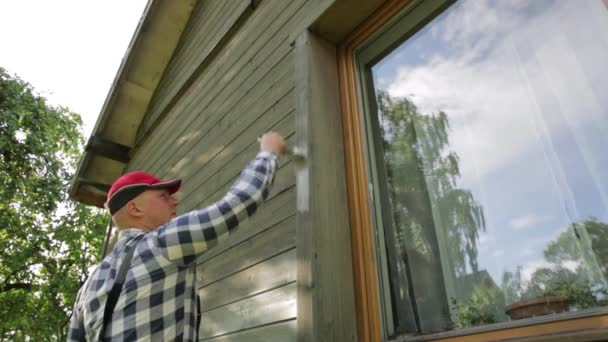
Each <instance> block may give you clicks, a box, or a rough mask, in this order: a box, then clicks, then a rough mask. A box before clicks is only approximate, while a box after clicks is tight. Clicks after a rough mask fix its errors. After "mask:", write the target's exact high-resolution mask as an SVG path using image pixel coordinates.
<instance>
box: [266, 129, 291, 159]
mask: <svg viewBox="0 0 608 342" xmlns="http://www.w3.org/2000/svg"><path fill="white" fill-rule="evenodd" d="M286 148H287V145H286V143H285V139H283V137H282V136H281V135H280V134H279V133H277V132H272V131H271V132H267V133H265V134H264V135H262V138H260V150H261V151H266V152H272V153H274V154H276V155H277V156H279V157H282V156H283V154H285V150H286Z"/></svg>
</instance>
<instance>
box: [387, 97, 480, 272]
mask: <svg viewBox="0 0 608 342" xmlns="http://www.w3.org/2000/svg"><path fill="white" fill-rule="evenodd" d="M377 103H378V112H379V116H380V118H379V120H380V122H379V126H380V129H381V131H382V132H381V134H382V137H383V151H384V159H385V164H386V172H387V181H388V183H389V192H390V200H391V206H392V207H393V208H394V209H393V216H394V217H395V219H394V221H395V222H396V224H398V225H400V236H399V242H400V243H401V244H402V245H405V244H410V245H411V246H413V249H414V250H416V252H417V253H419V254H421V255H423V256H425V257H426V258H427V259H429V260H430V259H432V249H433V247H432V243H431V242H430V241H431V240H433V239H434V238H432V237H430V236H428V234H429V233H428V232H430V231H432V230H433V227H434V226H436V225H437V227H435V228H436V229H437V231H438V234H443V235H444V237H443V238H441V239H442V240H443V241H446V246H445V248H447V250H448V251H447V252H448V255H449V256H450V260H451V265H450V270H451V271H452V272H453V277H454V278H456V277H459V276H464V275H466V274H467V272H466V269H467V264H468V266H469V267H470V269H471V270H473V271H474V272H475V271H477V270H478V264H477V244H478V238H479V232H480V231H484V230H485V225H486V223H485V218H484V214H483V208H482V206H481V204H479V203H478V202H477V201H476V200H475V198H474V197H473V194H472V193H471V192H470V191H469V190H466V189H462V188H458V187H457V179H458V178H459V177H460V167H459V165H458V163H459V158H458V155H456V153H454V152H453V151H450V146H449V139H448V138H449V128H450V127H449V120H448V116H447V115H446V113H443V112H439V113H432V114H423V113H420V111H419V110H418V108H417V107H416V105H415V104H414V103H412V102H411V101H410V100H409V99H407V98H403V97H391V96H390V95H389V94H388V93H386V92H382V91H381V92H379V93H378V95H377ZM434 214H435V215H436V217H435V218H434V216H433V215H434ZM425 232H426V233H425Z"/></svg>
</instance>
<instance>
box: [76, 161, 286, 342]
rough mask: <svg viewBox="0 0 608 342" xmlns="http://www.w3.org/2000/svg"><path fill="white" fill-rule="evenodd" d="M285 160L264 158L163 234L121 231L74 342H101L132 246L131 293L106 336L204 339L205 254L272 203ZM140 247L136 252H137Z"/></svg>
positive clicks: (79, 308) (92, 286) (81, 297)
mask: <svg viewBox="0 0 608 342" xmlns="http://www.w3.org/2000/svg"><path fill="white" fill-rule="evenodd" d="M276 169H277V157H276V155H274V154H272V153H269V152H260V153H259V154H258V155H257V157H256V159H255V160H254V161H253V162H251V163H250V164H249V165H247V167H245V169H244V170H243V171H242V172H241V175H240V176H239V178H238V179H237V180H236V181H235V183H234V184H233V185H232V187H231V188H230V190H229V191H228V193H227V194H226V195H225V196H224V197H223V198H222V199H221V200H219V201H218V202H216V203H214V204H213V205H211V206H209V207H207V208H205V209H201V210H195V211H192V212H189V213H186V214H184V215H181V216H178V217H176V218H174V219H173V220H171V221H170V222H169V223H167V224H166V225H163V226H160V227H159V228H157V229H156V230H154V231H152V232H149V233H144V232H143V231H141V230H138V229H125V230H123V231H121V234H122V237H120V238H119V241H118V242H117V244H116V246H115V247H114V249H113V251H112V253H111V254H110V255H109V256H107V257H106V258H104V260H103V262H102V263H101V264H100V265H99V266H98V267H97V268H96V269H95V270H94V271H93V272H92V273H91V275H90V277H89V279H87V281H86V282H85V284H84V285H83V286H82V288H81V289H80V291H79V292H78V296H77V299H76V303H75V305H74V310H73V313H72V318H71V321H70V326H69V331H68V339H67V340H68V341H93V340H96V339H97V336H99V330H100V328H101V325H102V323H101V321H102V320H103V311H104V309H105V303H106V300H107V296H108V293H109V292H110V290H111V288H112V286H113V284H114V281H115V278H116V274H117V270H118V269H119V268H120V265H121V264H122V263H123V262H125V260H124V259H125V254H126V248H129V247H126V245H127V243H128V241H129V240H130V239H131V238H133V237H134V236H137V235H141V234H145V236H143V238H142V239H141V240H140V241H139V243H138V244H137V245H136V251H135V254H134V256H133V260H132V262H131V264H130V268H129V271H128V272H127V275H126V278H125V283H124V286H123V291H122V292H121V294H120V297H119V299H118V302H117V304H116V309H115V311H114V314H113V315H112V319H111V325H110V326H109V327H108V328H107V329H106V331H105V338H104V341H105V340H112V341H136V340H137V341H161V340H175V341H191V340H194V339H195V336H196V302H197V300H196V293H197V286H196V265H195V262H194V261H195V259H196V257H197V256H199V255H200V254H202V253H204V252H205V251H207V250H209V248H211V247H212V246H215V245H216V244H217V240H218V239H221V238H222V236H225V235H226V234H228V233H230V232H232V231H234V230H235V229H236V228H237V226H238V224H239V223H240V222H242V221H243V220H244V219H245V218H247V217H248V216H250V215H252V214H253V213H254V212H255V211H256V210H257V208H258V207H259V206H260V205H261V203H262V202H263V200H264V199H266V197H267V196H268V193H269V190H270V186H271V185H272V183H273V180H274V175H275V172H276ZM134 248H135V247H134Z"/></svg>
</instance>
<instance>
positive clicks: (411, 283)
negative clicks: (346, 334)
mask: <svg viewBox="0 0 608 342" xmlns="http://www.w3.org/2000/svg"><path fill="white" fill-rule="evenodd" d="M606 32H608V11H607V10H606V6H605V3H604V2H603V1H602V0H589V1H581V2H575V1H559V0H538V1H497V0H494V1H479V0H462V1H457V2H455V3H452V2H448V1H412V2H411V3H410V4H409V5H408V6H407V7H406V8H405V9H404V10H403V11H401V14H400V15H398V16H396V17H395V18H393V19H392V20H391V21H390V22H389V23H388V24H386V25H384V27H383V29H382V30H380V31H378V33H377V34H375V35H374V36H373V37H371V39H369V40H368V41H367V43H365V44H363V45H360V46H359V47H358V48H357V49H356V50H355V51H354V56H355V64H356V66H357V75H358V84H359V89H360V93H359V95H360V98H361V102H362V108H363V113H362V118H363V119H362V120H363V121H362V125H361V126H362V127H363V130H362V135H363V136H364V141H365V151H363V152H362V154H364V155H365V157H366V161H367V173H366V174H367V177H368V181H369V185H370V186H369V189H370V191H369V199H370V203H371V205H370V209H371V213H370V214H371V222H372V223H373V224H372V225H373V229H374V231H375V232H376V234H375V240H374V243H375V246H374V248H375V257H376V258H375V259H376V262H377V266H376V269H375V271H376V274H377V278H378V293H379V302H380V310H379V311H380V315H381V318H382V319H381V322H382V330H383V331H384V332H385V333H384V335H385V336H386V337H394V336H403V335H410V334H413V335H419V334H428V333H433V332H443V331H450V330H458V329H466V328H471V327H476V326H486V325H489V324H495V323H497V324H501V323H503V324H504V322H523V323H525V322H526V321H530V320H531V319H534V318H531V317H536V318H538V317H545V318H549V319H567V318H568V317H569V316H572V315H573V314H581V313H584V312H585V311H589V310H593V309H594V308H595V309H596V308H598V307H603V306H606V304H608V153H606V146H608V96H606V94H608V68H607V67H606V63H605V61H606V60H608V36H606V34H605V33H606ZM351 210H352V208H351Z"/></svg>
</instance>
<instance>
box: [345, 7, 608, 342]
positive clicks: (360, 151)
mask: <svg viewBox="0 0 608 342" xmlns="http://www.w3.org/2000/svg"><path fill="white" fill-rule="evenodd" d="M412 2H413V0H389V1H387V2H386V3H385V4H384V5H383V6H382V7H380V8H379V9H378V10H377V11H375V12H374V13H373V14H372V15H370V16H369V17H368V18H367V19H366V20H365V21H364V22H363V23H362V24H360V25H359V26H358V27H357V28H356V29H354V30H353V31H352V32H351V33H350V34H349V35H348V36H347V37H346V38H345V39H344V40H343V41H342V42H341V43H340V44H339V45H338V49H337V58H338V78H339V89H340V105H341V114H342V127H343V140H344V161H345V174H346V184H347V193H348V209H349V219H350V231H351V246H352V264H353V281H354V290H355V306H356V311H357V312H356V319H357V335H358V337H359V340H360V341H372V342H376V341H382V340H383V335H384V332H383V328H382V324H381V319H380V317H381V314H382V312H381V307H380V301H381V299H380V295H379V284H378V270H377V267H376V251H375V241H374V234H375V233H374V228H373V225H372V216H371V215H372V210H373V208H371V206H370V203H371V202H370V196H371V194H370V191H369V188H368V179H369V177H368V170H367V166H366V160H365V156H366V152H365V151H366V146H365V133H364V132H363V128H362V127H363V121H364V120H363V115H362V114H363V113H362V111H361V110H362V100H361V91H360V89H359V84H358V76H357V74H358V66H357V61H356V58H355V51H356V50H357V49H358V48H359V47H361V46H362V45H363V44H364V43H366V42H368V41H369V40H370V39H372V38H373V37H374V35H376V34H378V32H380V31H381V30H382V28H383V27H385V25H386V24H388V23H389V22H390V21H391V20H393V19H394V18H395V17H396V16H398V15H399V14H400V13H401V12H402V11H403V10H405V9H406V7H407V6H408V5H410V4H411V3H412ZM499 339H500V340H505V339H508V340H512V339H517V340H524V341H583V340H584V341H589V340H591V341H599V340H604V339H608V309H606V308H598V309H595V310H588V311H585V312H580V313H575V314H566V315H564V316H563V317H561V318H553V317H551V318H547V317H539V318H537V319H531V320H528V321H526V322H521V323H520V322H507V323H498V324H495V325H488V326H482V327H477V328H469V329H462V330H455V331H454V330H453V331H447V332H442V333H435V334H429V335H420V336H413V337H407V336H404V337H397V338H395V339H393V341H403V342H405V341H407V342H410V341H445V342H461V341H463V342H464V341H489V340H499Z"/></svg>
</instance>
